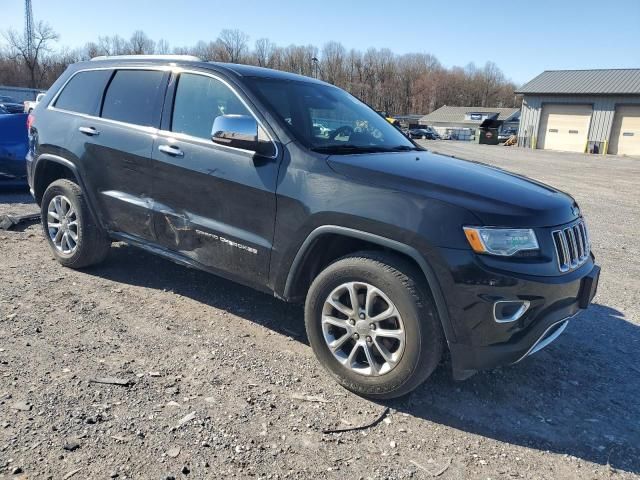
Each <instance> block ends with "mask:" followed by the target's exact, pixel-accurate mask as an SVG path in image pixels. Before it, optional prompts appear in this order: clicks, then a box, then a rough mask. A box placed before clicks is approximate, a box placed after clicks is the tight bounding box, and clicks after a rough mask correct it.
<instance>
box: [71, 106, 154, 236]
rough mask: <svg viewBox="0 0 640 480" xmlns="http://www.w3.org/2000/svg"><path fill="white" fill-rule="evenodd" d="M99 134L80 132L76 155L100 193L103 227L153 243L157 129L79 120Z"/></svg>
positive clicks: (93, 188)
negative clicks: (153, 164) (153, 155)
mask: <svg viewBox="0 0 640 480" xmlns="http://www.w3.org/2000/svg"><path fill="white" fill-rule="evenodd" d="M77 125H79V126H89V127H92V128H94V129H95V130H96V131H98V132H99V135H96V136H86V135H83V134H82V133H80V132H78V131H77V128H76V132H74V139H75V140H76V141H77V151H78V152H81V158H80V160H81V163H82V165H83V166H84V169H85V171H86V174H85V178H86V179H87V182H89V183H90V184H91V189H92V190H93V191H94V192H97V202H98V205H99V208H100V211H101V212H102V214H103V218H101V221H102V223H103V225H104V226H105V227H106V228H107V229H108V230H111V231H114V232H126V233H128V234H130V235H133V236H136V237H138V238H140V239H143V240H154V239H155V234H154V231H153V223H152V220H153V219H152V211H153V201H152V197H151V174H150V166H151V160H150V157H151V151H152V148H153V138H154V132H155V129H153V128H140V127H131V126H129V125H125V124H119V123H115V122H109V121H105V120H102V119H99V118H92V119H84V118H79V119H78V120H77Z"/></svg>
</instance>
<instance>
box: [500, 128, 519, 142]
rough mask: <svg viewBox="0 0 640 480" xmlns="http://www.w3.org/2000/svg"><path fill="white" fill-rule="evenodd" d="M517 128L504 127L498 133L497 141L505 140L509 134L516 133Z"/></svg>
mask: <svg viewBox="0 0 640 480" xmlns="http://www.w3.org/2000/svg"><path fill="white" fill-rule="evenodd" d="M517 134H518V129H517V128H504V129H502V130H500V132H499V133H498V143H502V142H506V141H507V140H509V137H511V135H517Z"/></svg>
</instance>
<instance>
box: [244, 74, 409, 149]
mask: <svg viewBox="0 0 640 480" xmlns="http://www.w3.org/2000/svg"><path fill="white" fill-rule="evenodd" d="M247 80H248V83H249V84H250V86H251V87H252V89H253V90H254V92H255V93H256V94H257V95H258V96H259V97H260V98H261V99H262V100H263V101H264V102H265V103H267V104H268V105H269V106H270V107H271V108H272V109H273V111H274V112H275V113H276V114H277V115H278V116H279V117H280V119H281V120H282V122H283V123H284V124H285V125H286V127H287V129H288V130H289V131H290V132H291V134H292V135H293V136H294V137H295V138H296V140H298V141H299V142H300V143H302V144H303V145H305V146H306V147H308V148H310V149H311V150H313V151H316V152H323V153H329V154H349V153H370V152H394V151H405V150H419V148H417V147H416V146H415V145H414V144H413V143H411V142H410V141H409V140H407V138H406V137H405V136H404V135H403V134H402V133H401V132H400V131H399V130H398V129H397V128H395V127H394V126H392V125H391V124H390V123H389V122H388V121H387V120H386V119H385V118H383V117H382V116H380V115H379V114H378V113H376V112H375V111H374V110H372V109H371V108H369V107H368V106H367V105H365V104H364V103H362V102H361V101H360V100H358V99H357V98H355V97H353V96H352V95H350V94H348V93H347V92H345V91H344V90H341V89H339V88H336V87H332V86H329V85H321V84H315V83H311V82H297V81H287V80H279V79H270V78H256V77H254V78H249V79H247Z"/></svg>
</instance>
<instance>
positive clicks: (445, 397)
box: [86, 244, 640, 473]
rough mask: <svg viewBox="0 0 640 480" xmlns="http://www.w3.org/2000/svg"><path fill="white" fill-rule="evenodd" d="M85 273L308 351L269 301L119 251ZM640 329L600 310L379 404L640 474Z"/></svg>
mask: <svg viewBox="0 0 640 480" xmlns="http://www.w3.org/2000/svg"><path fill="white" fill-rule="evenodd" d="M86 273H88V274H91V275H95V276H99V277H102V278H108V279H110V280H113V281H117V282H123V283H126V284H131V285H137V286H144V287H147V288H153V289H159V290H169V291H173V292H174V293H176V294H179V295H183V296H185V297H189V298H191V299H193V300H195V301H198V302H202V303H203V304H206V305H209V306H212V307H215V308H218V309H222V310H226V311H228V312H230V313H232V314H234V315H237V316H239V317H241V318H244V319H246V320H249V321H251V322H255V323H257V324H260V325H262V326H265V327H267V328H269V329H271V330H273V331H275V332H278V333H280V334H283V335H286V336H289V337H293V338H294V339H296V340H298V341H300V342H302V343H304V344H308V342H307V339H306V335H305V331H304V324H303V322H302V316H303V311H302V308H301V307H300V306H299V305H290V304H287V303H285V302H282V301H279V300H277V299H275V298H273V297H271V296H269V295H266V294H262V293H258V292H256V291H254V290H252V289H249V288H246V287H243V286H240V285H237V284H235V283H233V282H230V281H227V280H224V279H221V278H219V277H216V276H214V275H209V274H207V273H205V272H200V271H197V270H193V269H187V268H184V267H182V266H179V265H176V264H173V263H171V262H169V261H167V260H164V259H162V258H160V257H157V256H154V255H151V254H148V253H146V252H143V251H141V250H139V249H136V248H134V247H130V246H126V245H121V244H118V246H114V248H112V251H111V252H110V255H109V258H108V260H107V261H106V262H105V263H104V264H103V265H101V266H99V267H95V268H92V269H89V270H86ZM639 347H640V327H638V326H637V325H634V324H633V323H631V322H629V321H627V320H626V319H625V318H624V316H623V314H622V313H620V312H619V311H617V310H615V309H613V308H610V307H607V306H605V305H600V304H594V305H592V306H591V307H590V309H589V310H587V311H585V312H582V313H581V314H579V315H578V316H577V317H575V319H573V320H572V321H571V322H570V325H569V327H568V328H567V329H566V331H565V333H564V334H563V335H562V336H561V337H560V338H559V339H558V340H557V341H556V342H554V343H553V344H552V345H550V346H549V347H547V348H546V349H545V350H543V351H541V352H539V353H537V354H535V355H533V356H531V357H529V358H527V359H525V360H524V361H523V362H521V363H520V364H518V365H514V366H509V367H503V368H498V369H495V370H492V371H487V372H481V373H478V374H477V375H476V376H474V377H472V378H471V379H469V380H467V381H465V382H454V381H453V380H452V378H451V374H450V372H449V370H448V368H447V367H446V366H443V367H441V368H439V369H438V370H437V371H436V372H435V373H434V375H433V376H432V377H431V378H430V379H429V380H428V381H427V382H426V383H425V384H424V385H422V386H421V387H420V388H418V389H417V390H416V391H415V392H414V393H413V394H411V395H409V396H407V397H404V398H402V399H397V400H392V401H385V402H380V403H381V404H383V405H386V406H390V407H392V408H395V409H397V410H399V411H402V412H406V413H408V414H410V415H412V416H415V417H418V418H422V419H426V420H429V421H431V422H435V423H439V424H443V425H447V426H450V427H452V428H456V429H459V430H461V431H465V432H468V433H473V434H476V435H481V436H484V437H487V438H492V439H495V440H498V441H501V442H507V443H511V444H514V445H520V446H524V447H528V448H534V449H537V450H541V451H551V452H555V453H559V454H567V455H571V456H574V457H577V458H580V459H584V460H588V461H591V462H594V463H599V464H602V465H607V464H609V465H610V466H611V467H612V468H616V469H619V470H624V471H628V472H633V473H640V447H639V446H640V401H639V400H638V399H640V380H639V378H640V348H639Z"/></svg>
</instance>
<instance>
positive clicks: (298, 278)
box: [283, 225, 455, 342]
mask: <svg viewBox="0 0 640 480" xmlns="http://www.w3.org/2000/svg"><path fill="white" fill-rule="evenodd" d="M336 241H337V242H341V241H343V242H345V243H340V245H341V247H342V248H341V249H340V248H339V249H338V250H337V251H335V250H333V251H332V249H331V248H326V247H327V246H328V247H331V244H332V242H336ZM363 245H364V246H367V245H369V246H372V247H373V249H377V250H383V251H390V252H391V253H395V254H399V255H400V256H402V257H405V258H407V259H408V260H409V261H411V262H412V263H413V264H415V265H416V266H417V267H418V268H419V270H420V271H421V272H422V274H423V276H424V279H425V281H426V282H427V286H428V287H429V289H430V291H431V294H432V296H433V299H434V302H435V306H436V310H437V312H438V316H439V318H440V322H441V324H442V330H443V332H444V335H445V338H446V340H447V342H454V341H455V333H454V332H453V328H452V327H451V322H450V320H449V311H448V309H447V305H446V302H445V300H444V296H443V294H442V290H441V288H440V282H439V281H438V279H437V277H436V274H435V272H434V270H433V268H432V267H431V265H429V263H428V262H427V261H426V260H425V259H424V257H423V256H422V255H420V253H419V252H418V251H417V250H416V249H415V248H413V247H411V246H409V245H406V244H404V243H401V242H398V241H396V240H392V239H390V238H387V237H382V236H380V235H376V234H373V233H370V232H365V231H361V230H356V229H352V228H348V227H342V226H338V225H323V226H321V227H318V228H316V229H315V230H313V231H312V232H311V233H310V234H309V235H308V236H307V238H306V239H305V240H304V242H303V243H302V245H301V246H300V248H299V249H298V251H297V253H296V255H295V257H294V259H293V262H292V263H291V267H290V268H289V272H288V274H287V279H286V282H285V285H284V292H283V297H284V298H285V299H287V300H295V299H299V298H300V297H301V289H304V290H305V293H306V289H305V288H304V286H305V285H306V284H307V283H310V282H309V280H310V279H309V277H310V276H312V275H313V273H317V272H318V271H319V270H318V269H319V268H321V267H322V268H324V267H323V264H324V263H326V262H323V258H329V260H330V261H333V260H335V259H337V258H339V257H341V256H344V255H346V254H348V253H353V252H355V251H359V250H363ZM314 252H323V254H322V255H320V256H319V257H318V258H312V257H314V255H312V253H314ZM327 252H330V253H329V254H328V255H327ZM329 263H330V262H329ZM324 266H326V264H325V265H324ZM307 287H308V285H307Z"/></svg>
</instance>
